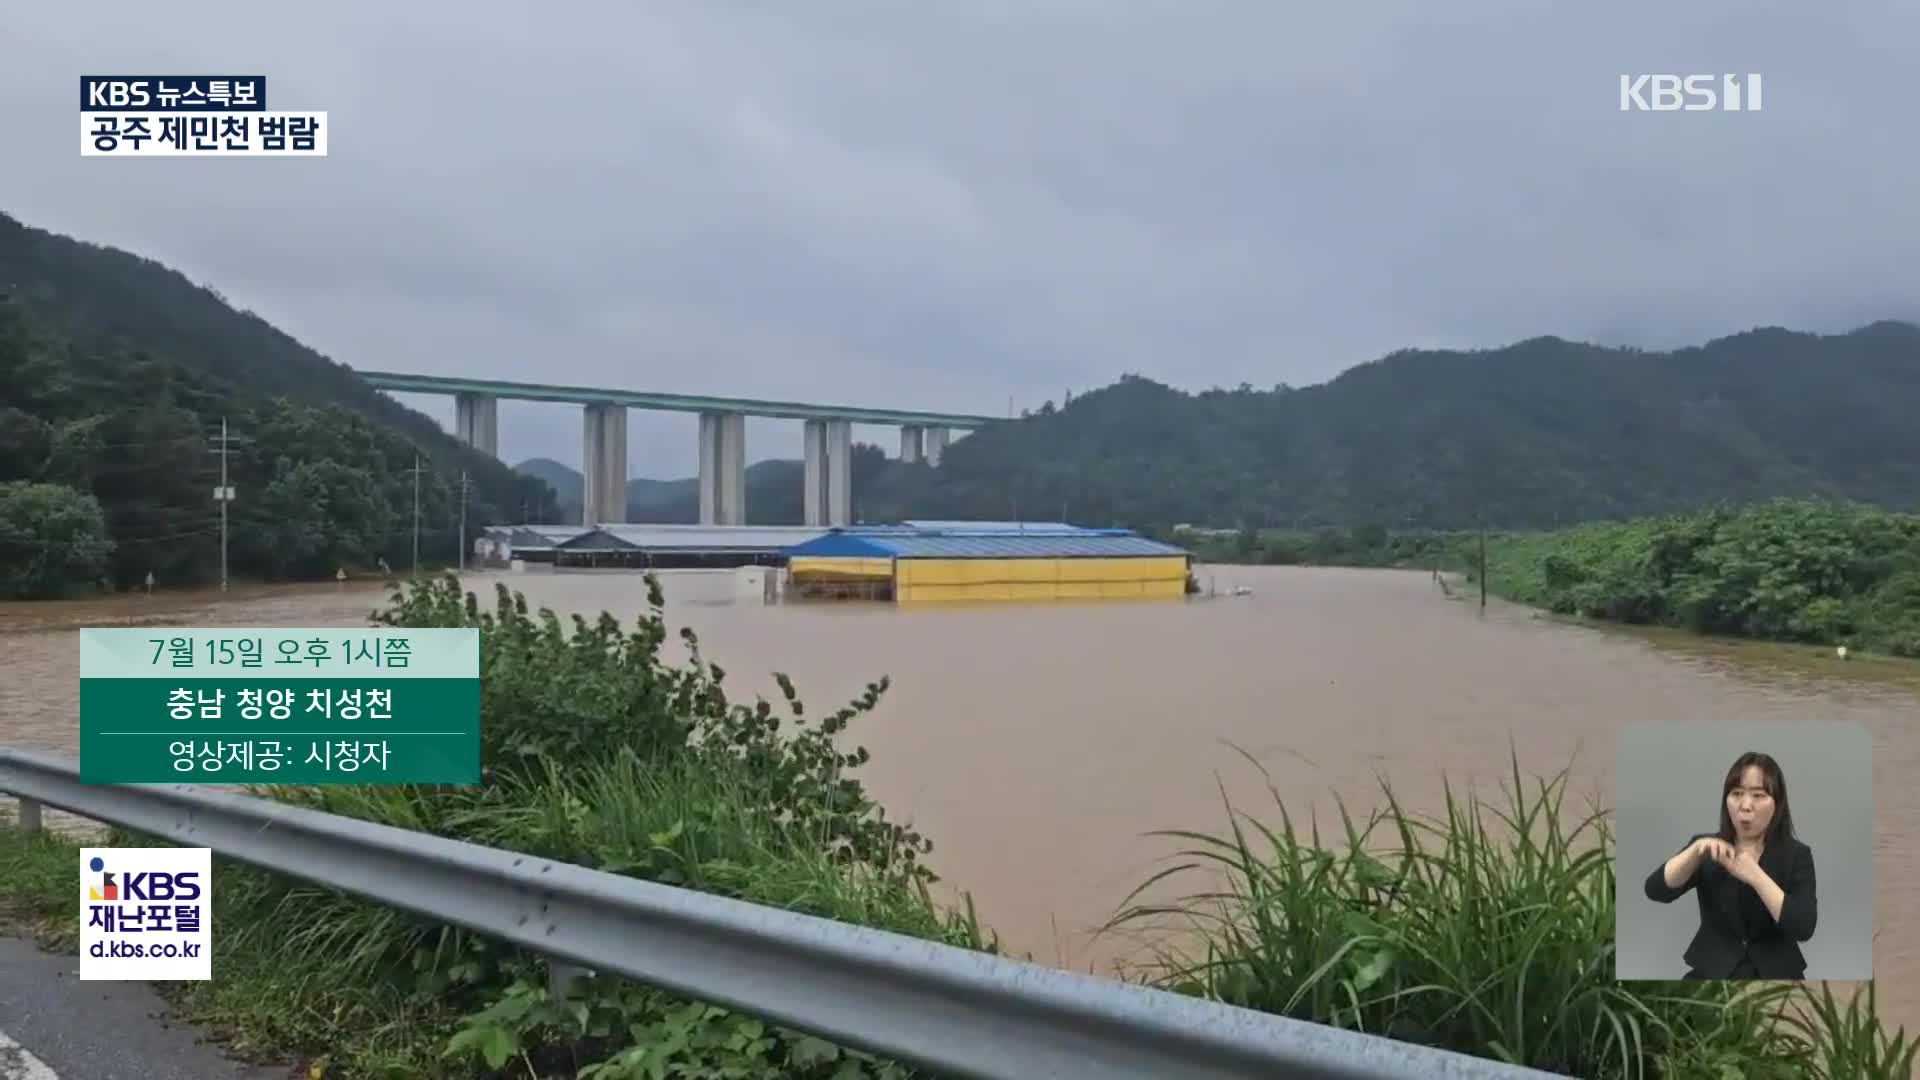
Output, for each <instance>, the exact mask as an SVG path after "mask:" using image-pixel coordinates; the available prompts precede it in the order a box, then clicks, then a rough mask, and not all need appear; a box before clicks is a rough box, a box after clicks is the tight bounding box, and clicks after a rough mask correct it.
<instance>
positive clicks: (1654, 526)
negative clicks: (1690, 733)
mask: <svg viewBox="0 0 1920 1080" xmlns="http://www.w3.org/2000/svg"><path fill="white" fill-rule="evenodd" d="M1173 539H1175V540H1177V541H1179V542H1182V543H1187V544H1189V545H1190V547H1191V548H1192V550H1193V551H1194V552H1195V554H1196V555H1197V556H1198V557H1199V558H1200V559H1201V560H1203V561H1209V562H1224V563H1284V564H1314V565H1323V566H1373V567H1400V568H1414V569H1431V568H1438V569H1442V570H1446V571H1449V572H1453V573H1463V574H1465V575H1466V576H1467V578H1468V580H1470V581H1471V580H1477V577H1476V574H1477V570H1476V567H1477V562H1478V544H1479V540H1480V534H1478V533H1475V532H1465V531H1461V532H1406V533H1387V532H1386V531H1385V530H1383V529H1352V530H1337V529H1320V530H1315V531H1311V532H1286V531H1265V532H1255V531H1254V530H1241V531H1240V532H1238V533H1230V534H1226V535H1212V536H1192V535H1190V534H1175V536H1174V537H1173ZM1487 587H1488V590H1489V591H1490V592H1492V593H1494V594H1495V595H1498V596H1501V597H1503V598H1505V599H1508V600H1512V601H1515V602H1517V603H1522V604H1530V605H1533V606H1536V607H1541V608H1545V609H1547V610H1549V611H1552V612H1555V613H1556V614H1561V615H1571V616H1577V617H1581V618H1590V619H1602V620H1607V621H1613V622H1622V623H1631V624H1640V625H1650V626H1668V627H1675V628H1680V629H1686V630H1691V631H1694V632H1697V633H1701V634H1715V635H1723V636H1727V637H1744V638H1762V639H1769V640H1777V641H1792V642H1802V643H1808V644H1819V645H1846V646H1848V647H1849V648H1851V649H1855V650H1864V651H1871V652H1880V653H1886V654H1888V655H1892V656H1906V657H1920V514H1902V513H1895V512H1893V511H1889V510H1884V509H1881V508H1878V507H1873V506H1866V505H1862V504H1858V503H1845V502H1837V501H1831V500H1821V499H1773V500H1768V501H1765V502H1761V503H1754V504H1750V505H1747V506H1720V507H1714V508H1711V509H1707V510H1701V511H1697V512H1694V513H1688V514H1672V515H1667V516H1663V517H1652V518H1642V519H1638V520H1633V521H1622V522H1596V523H1591V524H1587V525H1579V526H1575V527H1573V528H1568V529H1558V530H1552V531H1543V532H1490V533H1488V534H1487Z"/></svg>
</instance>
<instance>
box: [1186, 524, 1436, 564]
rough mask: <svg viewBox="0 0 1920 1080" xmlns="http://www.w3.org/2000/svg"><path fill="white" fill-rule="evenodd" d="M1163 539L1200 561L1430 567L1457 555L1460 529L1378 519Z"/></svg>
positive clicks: (1199, 534)
mask: <svg viewBox="0 0 1920 1080" xmlns="http://www.w3.org/2000/svg"><path fill="white" fill-rule="evenodd" d="M1164 535H1165V537H1166V539H1167V540H1168V541H1169V542H1171V543H1175V544H1179V545H1181V546H1183V547H1185V548H1186V549H1187V550H1189V551H1191V552H1193V553H1194V556H1195V557H1196V558H1197V559H1199V560H1200V561H1201V562H1215V563H1253V564H1272V565H1281V566H1365V567H1381V568H1392V569H1432V568H1434V567H1436V566H1451V565H1452V564H1453V563H1454V561H1455V560H1456V559H1457V558H1458V557H1459V554H1458V553H1459V551H1460V545H1461V542H1462V538H1463V534H1459V533H1448V532H1438V531H1433V530H1421V531H1410V532H1389V531H1387V530H1386V529H1384V528H1381V527H1380V526H1378V525H1363V526H1361V527H1359V528H1356V529H1335V528H1332V527H1327V528H1320V529H1239V530H1235V531H1233V532H1225V533H1221V532H1215V533H1196V532H1193V531H1190V530H1186V529H1171V530H1165V532H1164Z"/></svg>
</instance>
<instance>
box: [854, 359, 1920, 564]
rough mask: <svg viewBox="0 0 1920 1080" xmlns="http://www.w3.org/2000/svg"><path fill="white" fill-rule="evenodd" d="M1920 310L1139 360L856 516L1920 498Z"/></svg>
mask: <svg viewBox="0 0 1920 1080" xmlns="http://www.w3.org/2000/svg"><path fill="white" fill-rule="evenodd" d="M1917 414H1920V327H1915V326H1913V325H1911V324H1908V323H1901V322H1879V323H1874V324H1872V325H1870V326H1866V327H1864V328H1862V329H1859V330H1856V331H1854V332H1852V333H1847V334H1838V335H1828V336H1822V335H1815V334H1806V333H1795V332H1791V331H1787V330H1782V329H1777V328H1769V329H1760V330H1754V331H1751V332H1748V333H1742V334H1737V335H1734V336H1731V337H1726V338H1721V339H1718V340H1716V341H1713V342H1710V343H1708V344H1706V345H1702V346H1699V347H1695V348H1687V349H1681V350H1677V351H1674V352H1653V351H1643V350H1635V349H1617V348H1602V347H1599V346H1595V345H1585V344H1578V343H1575V342H1569V341H1564V340H1561V339H1559V338H1537V339H1534V340H1530V341H1523V342H1519V343H1517V344H1514V345H1510V346H1507V347H1505V348H1500V349H1489V350H1479V351H1422V350H1407V351H1402V352H1397V353H1394V354H1392V355H1390V356H1387V357H1384V358H1382V359H1380V360H1377V361H1374V362H1371V363H1367V364H1363V365H1361V366H1359V367H1356V368H1353V369H1351V370H1349V371H1347V372H1345V373H1343V374H1341V375H1340V376H1339V377H1337V378H1335V379H1333V380H1331V381H1329V382H1327V383H1325V384H1323V385H1320V386H1314V387H1308V388H1303V389H1294V388H1290V387H1286V386H1284V385H1283V386H1280V387H1276V388H1275V389H1273V390H1271V391H1256V390H1253V389H1252V388H1250V387H1245V386H1243V387H1241V388H1240V389H1238V390H1232V391H1222V390H1212V391H1208V392H1205V393H1198V394H1193V393H1183V392H1181V391H1179V390H1175V389H1173V388H1170V387H1168V386H1164V385H1162V384H1160V383H1157V382H1153V381H1151V380H1148V379H1143V378H1139V377H1132V376H1130V377H1127V378H1123V379H1122V380H1121V381H1120V382H1118V383H1116V384H1115V385H1112V386H1108V387H1106V388H1104V389H1101V390H1098V391H1094V392H1092V393H1088V394H1085V395H1082V396H1078V397H1075V398H1074V399H1073V400H1072V402H1071V403H1070V404H1068V405H1067V406H1066V407H1065V408H1055V407H1054V406H1053V404H1052V403H1051V402H1049V403H1047V405H1046V406H1044V407H1043V408H1041V409H1040V410H1039V411H1038V412H1037V413H1035V414H1033V415H1030V416H1026V417H1023V418H1022V419H1021V420H1019V421H1017V422H1012V423H1006V424H999V425H995V426H993V427H991V428H988V429H985V430H982V431H980V432H978V433H975V434H973V435H970V436H968V437H967V438H965V439H962V440H959V441H957V442H955V443H954V444H953V445H952V446H951V447H950V448H949V449H948V451H947V454H946V458H945V461H944V464H943V467H942V468H940V469H938V470H931V469H926V468H922V467H906V466H902V465H900V464H899V463H897V462H896V463H892V464H890V465H889V466H888V467H887V468H886V469H885V470H884V471H883V473H882V474H881V476H880V477H879V478H878V482H877V484H876V485H875V486H874V487H872V488H870V489H868V490H867V491H866V492H865V493H860V492H859V490H858V488H856V493H857V494H862V497H863V502H864V503H865V506H866V513H867V514H868V515H869V516H870V517H871V518H873V519H875V520H881V519H886V518H889V517H907V516H940V517H949V516H951V517H987V518H1009V517H1012V518H1018V517H1026V518H1029V519H1040V518H1045V519H1058V518H1068V519H1071V520H1075V521H1082V522H1087V523H1092V524H1107V523H1119V524H1128V525H1133V526H1137V527H1147V528H1153V527H1164V526H1167V525H1171V524H1174V523H1178V522H1191V523H1194V524H1208V525H1216V526H1239V525H1255V526H1272V527H1315V526H1321V525H1337V526H1358V525H1382V526H1387V527H1395V528H1404V527H1423V526H1424V527H1439V528H1454V527H1471V526H1473V525H1476V524H1478V523H1479V522H1481V521H1482V520H1484V521H1485V522H1487V523H1488V524H1491V525H1497V526H1510V527H1533V526H1551V525H1555V524H1566V523H1571V522H1576V521H1585V520H1593V519H1613V518H1620V517H1626V516H1633V515H1642V514H1658V513H1666V512H1670V511H1678V510H1685V509H1689V508H1695V507H1699V506H1703V505H1705V504H1708V503H1712V502H1716V501H1721V500H1734V501H1748V500H1755V499H1762V498H1768V497H1772V496H1782V495H1788V496H1791V495H1811V496H1831V497H1841V498H1848V499H1855V500H1859V501H1863V502H1868V503H1875V504H1880V505H1884V506H1888V507H1892V508H1897V509H1908V508H1914V507H1916V506H1920V424H1916V423H1915V422H1914V417H1915V416H1916V415H1917Z"/></svg>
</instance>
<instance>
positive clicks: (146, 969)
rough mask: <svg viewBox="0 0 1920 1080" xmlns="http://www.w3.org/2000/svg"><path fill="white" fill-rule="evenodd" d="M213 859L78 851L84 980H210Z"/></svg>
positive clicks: (172, 852) (181, 852) (178, 853)
mask: <svg viewBox="0 0 1920 1080" xmlns="http://www.w3.org/2000/svg"><path fill="white" fill-rule="evenodd" d="M212 874H213V852H212V851H211V850H210V849H208V848H82V849H80V890H79V891H80V977H81V978H82V979H167V980H172V979H210V978H212V977H213V962H212V958H211V956H210V955H209V952H210V945H211V943H212V934H211V926H210V925H209V924H210V922H211V917H212V915H213V909H212V905H211V904H210V903H209V902H208V892H209V890H210V888H211V884H210V879H211V877H212Z"/></svg>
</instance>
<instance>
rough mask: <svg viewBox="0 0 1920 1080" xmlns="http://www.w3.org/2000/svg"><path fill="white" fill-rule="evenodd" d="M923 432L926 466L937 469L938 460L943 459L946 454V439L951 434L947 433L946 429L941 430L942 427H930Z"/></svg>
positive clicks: (938, 465)
mask: <svg viewBox="0 0 1920 1080" xmlns="http://www.w3.org/2000/svg"><path fill="white" fill-rule="evenodd" d="M924 430H925V431H926V433H927V434H926V454H927V464H929V465H931V466H933V467H934V468H936V469H937V468H939V467H940V459H941V458H943V457H945V456H946V454H947V438H948V436H950V435H951V434H952V432H950V431H948V430H947V429H946V428H943V427H930V428H926V429H924Z"/></svg>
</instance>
